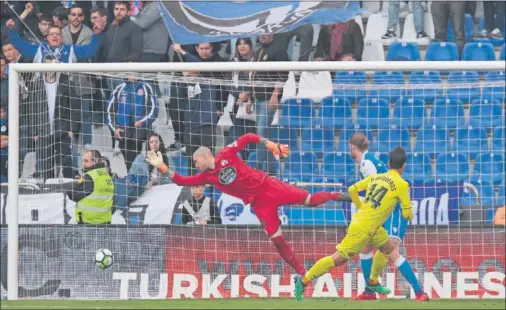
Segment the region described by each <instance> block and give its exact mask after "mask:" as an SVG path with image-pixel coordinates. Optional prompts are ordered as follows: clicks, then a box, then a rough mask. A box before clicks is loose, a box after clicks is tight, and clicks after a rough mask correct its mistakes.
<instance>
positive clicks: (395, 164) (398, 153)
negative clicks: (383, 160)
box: [388, 146, 407, 169]
mask: <svg viewBox="0 0 506 310" xmlns="http://www.w3.org/2000/svg"><path fill="white" fill-rule="evenodd" d="M406 157H407V156H406V151H405V150H404V149H403V148H402V147H400V146H398V147H396V148H395V149H393V150H391V151H390V153H388V163H389V165H390V168H391V169H401V168H402V167H403V166H404V164H405V163H406Z"/></svg>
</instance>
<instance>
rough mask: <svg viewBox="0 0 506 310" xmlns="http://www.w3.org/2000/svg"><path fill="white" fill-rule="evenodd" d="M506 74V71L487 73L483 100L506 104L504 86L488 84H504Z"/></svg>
mask: <svg viewBox="0 0 506 310" xmlns="http://www.w3.org/2000/svg"><path fill="white" fill-rule="evenodd" d="M505 79H506V74H505V73H504V71H491V72H489V73H487V76H486V79H485V80H486V82H485V86H484V87H483V95H482V98H487V99H497V100H499V101H500V102H504V99H505V98H504V97H505V92H506V89H505V88H504V85H502V86H501V85H497V86H495V85H494V86H489V85H490V83H488V82H504V80H505ZM487 84H488V85H487Z"/></svg>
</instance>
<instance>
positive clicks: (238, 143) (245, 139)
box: [227, 133, 289, 159]
mask: <svg viewBox="0 0 506 310" xmlns="http://www.w3.org/2000/svg"><path fill="white" fill-rule="evenodd" d="M250 143H255V144H259V143H262V144H264V145H265V147H266V148H267V149H268V150H269V151H271V152H272V153H273V154H274V156H275V157H276V158H277V159H279V156H282V157H286V156H288V152H289V149H288V145H284V144H279V143H275V142H272V141H271V140H269V139H266V138H263V137H260V136H259V135H256V134H254V133H248V134H245V135H243V136H241V137H239V138H238V139H237V140H235V141H234V143H232V144H230V145H227V148H228V149H229V150H231V151H232V152H234V153H237V152H240V151H242V150H243V149H244V148H245V147H246V145H248V144H250Z"/></svg>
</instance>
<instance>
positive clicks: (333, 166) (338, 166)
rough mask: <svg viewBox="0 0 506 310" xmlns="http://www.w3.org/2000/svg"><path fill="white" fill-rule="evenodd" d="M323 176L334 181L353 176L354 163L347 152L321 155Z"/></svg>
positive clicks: (354, 172) (354, 171) (354, 170)
mask: <svg viewBox="0 0 506 310" xmlns="http://www.w3.org/2000/svg"><path fill="white" fill-rule="evenodd" d="M322 167H323V176H325V177H328V178H332V179H334V180H335V181H338V180H339V181H344V182H345V181H346V180H348V179H352V178H355V176H356V169H355V167H356V165H355V161H353V159H352V158H351V155H350V154H349V153H341V152H336V153H331V154H325V156H324V157H323V165H322Z"/></svg>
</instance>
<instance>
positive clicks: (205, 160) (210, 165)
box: [146, 133, 351, 275]
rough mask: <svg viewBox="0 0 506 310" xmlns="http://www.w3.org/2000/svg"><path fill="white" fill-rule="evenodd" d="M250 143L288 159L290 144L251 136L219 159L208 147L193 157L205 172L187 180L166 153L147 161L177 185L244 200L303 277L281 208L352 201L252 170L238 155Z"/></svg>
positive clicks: (225, 152) (230, 147)
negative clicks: (286, 235) (283, 226)
mask: <svg viewBox="0 0 506 310" xmlns="http://www.w3.org/2000/svg"><path fill="white" fill-rule="evenodd" d="M249 143H256V144H258V143H262V144H264V145H265V146H266V147H267V149H268V150H270V151H271V152H272V153H273V154H274V156H275V157H276V158H277V159H279V157H280V156H281V157H286V156H288V152H289V149H288V146H287V145H282V144H278V143H274V142H272V141H269V140H267V139H265V138H262V137H260V136H258V135H256V134H252V133H249V134H246V135H244V136H242V137H240V138H239V139H237V140H236V141H235V142H234V143H232V144H230V145H228V146H226V147H225V148H223V150H222V151H221V152H220V153H219V154H218V155H216V156H213V154H212V152H211V150H210V149H209V148H207V147H201V148H199V149H198V150H196V151H195V153H194V154H193V161H194V162H195V166H196V167H197V169H199V170H200V171H201V172H200V173H199V174H197V175H195V176H187V177H185V176H181V175H179V174H177V173H176V172H174V171H172V170H170V169H169V167H167V165H165V164H164V163H163V159H162V154H160V153H159V152H158V153H154V152H148V154H147V156H146V161H147V162H148V163H149V164H150V165H152V166H154V167H156V168H158V169H159V170H160V171H161V172H162V173H163V174H167V175H168V176H169V177H170V178H171V179H172V181H173V182H174V183H176V184H177V185H180V186H196V185H204V184H212V185H213V186H214V187H216V188H217V189H219V190H220V191H222V192H224V193H226V194H229V195H231V196H234V197H237V198H239V199H241V200H242V201H243V202H244V203H245V204H251V207H252V208H253V209H254V210H255V214H256V216H257V217H258V219H259V220H260V223H261V224H262V226H263V228H264V229H265V232H266V233H267V235H268V236H269V238H270V240H271V241H272V242H273V243H274V246H275V247H276V249H277V251H278V253H279V255H281V257H282V258H283V259H284V260H285V261H286V262H287V263H288V264H289V265H290V266H292V268H293V269H295V271H296V272H297V273H298V274H299V275H304V274H305V272H306V270H305V269H304V267H303V265H302V264H301V262H300V261H299V260H298V259H297V257H296V256H295V254H294V253H293V250H292V248H291V247H290V246H289V245H288V243H287V242H286V241H285V238H284V237H283V235H282V232H281V227H280V224H281V223H280V221H279V217H278V207H280V206H283V205H294V204H301V205H302V204H303V205H306V206H310V207H315V206H318V205H320V204H323V203H325V202H327V201H330V200H334V201H343V200H346V201H351V200H350V198H349V196H348V195H347V194H341V193H338V192H319V193H315V194H313V195H311V194H309V193H308V192H307V191H305V190H303V189H300V188H298V187H295V186H292V185H289V184H286V183H284V182H282V181H280V180H278V179H276V178H272V177H269V176H268V175H267V174H266V173H265V172H263V171H259V170H256V169H253V168H251V167H250V166H248V165H247V164H246V163H244V162H243V161H242V160H241V158H239V156H237V153H238V152H240V151H242V150H243V149H244V147H245V146H246V145H247V144H249ZM345 195H346V196H345Z"/></svg>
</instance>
